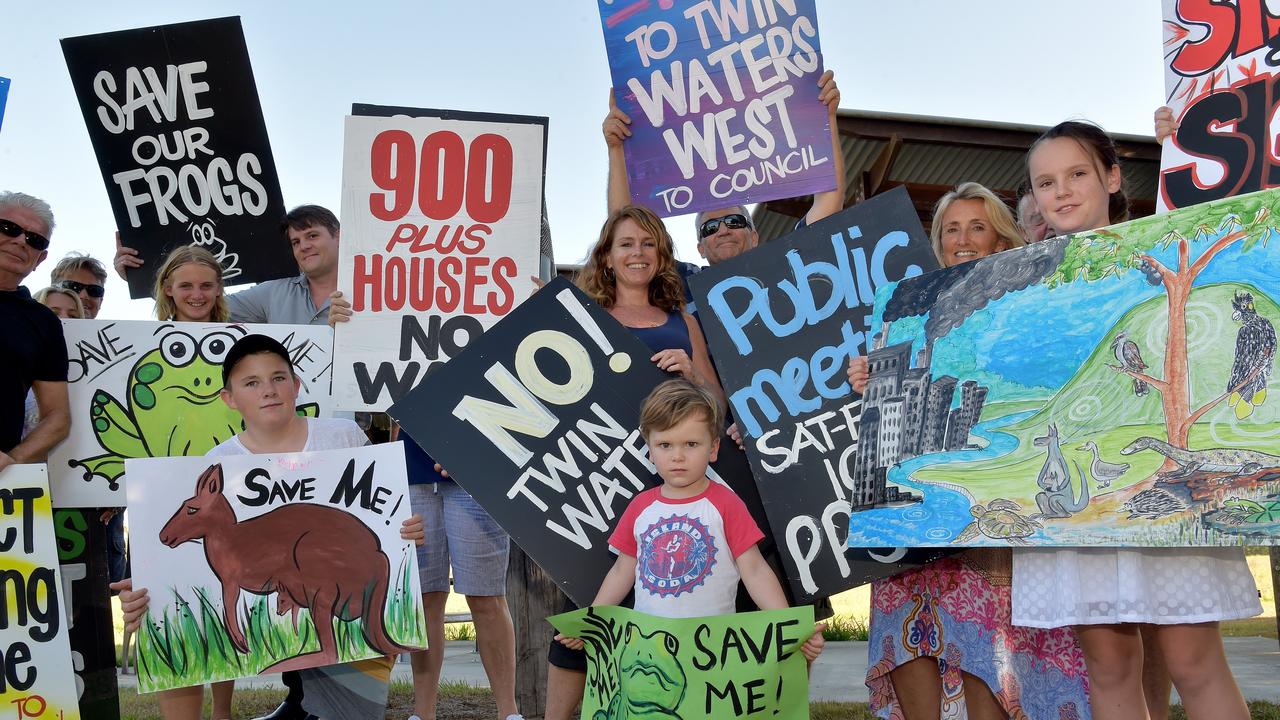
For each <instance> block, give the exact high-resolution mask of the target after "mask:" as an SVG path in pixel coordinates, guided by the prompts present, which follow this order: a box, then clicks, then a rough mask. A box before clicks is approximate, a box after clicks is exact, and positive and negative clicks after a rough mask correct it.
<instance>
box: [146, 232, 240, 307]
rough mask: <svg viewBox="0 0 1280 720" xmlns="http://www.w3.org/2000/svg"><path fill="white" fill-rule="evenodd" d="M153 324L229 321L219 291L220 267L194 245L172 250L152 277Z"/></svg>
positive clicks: (200, 248)
mask: <svg viewBox="0 0 1280 720" xmlns="http://www.w3.org/2000/svg"><path fill="white" fill-rule="evenodd" d="M152 294H153V295H154V296H155V299H156V319H157V320H177V321H180V322H217V323H224V322H227V321H228V320H229V319H230V318H231V313H230V311H229V310H227V298H226V294H225V293H224V292H223V288H222V265H220V264H219V263H218V259H217V258H216V257H214V256H213V253H211V252H209V251H208V250H205V249H204V248H202V247H199V246H196V245H183V246H181V247H178V248H174V250H173V252H170V253H169V256H168V257H167V258H165V260H164V264H163V265H161V266H160V271H159V272H158V273H156V284H155V290H154V291H153V293H152Z"/></svg>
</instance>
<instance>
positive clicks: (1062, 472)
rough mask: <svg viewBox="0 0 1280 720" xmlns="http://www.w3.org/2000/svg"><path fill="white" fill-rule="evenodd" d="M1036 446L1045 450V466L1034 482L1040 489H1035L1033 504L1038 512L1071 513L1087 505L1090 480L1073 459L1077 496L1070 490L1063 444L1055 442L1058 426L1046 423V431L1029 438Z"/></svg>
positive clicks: (1056, 515)
mask: <svg viewBox="0 0 1280 720" xmlns="http://www.w3.org/2000/svg"><path fill="white" fill-rule="evenodd" d="M1032 442H1033V443H1034V444H1035V445H1036V446H1037V447H1044V448H1046V451H1047V452H1048V457H1046V458H1045V461H1044V467H1042V468H1040V475H1039V477H1037V478H1036V484H1037V485H1039V486H1040V492H1038V493H1036V505H1037V506H1038V507H1039V508H1040V516H1041V517H1046V518H1065V517H1071V514H1072V513H1077V512H1080V511H1081V510H1083V509H1085V507H1087V506H1088V505H1089V481H1088V480H1087V479H1086V478H1085V476H1084V471H1083V470H1081V469H1080V463H1078V462H1077V463H1076V464H1075V465H1076V474H1077V475H1079V476H1080V497H1078V498H1077V497H1074V496H1073V495H1072V493H1071V469H1070V468H1068V467H1067V459H1066V458H1065V457H1063V456H1062V448H1061V447H1060V446H1059V444H1058V426H1057V425H1056V424H1054V423H1049V432H1048V433H1047V434H1046V435H1044V436H1043V437H1038V438H1035V439H1034V440H1033V441H1032Z"/></svg>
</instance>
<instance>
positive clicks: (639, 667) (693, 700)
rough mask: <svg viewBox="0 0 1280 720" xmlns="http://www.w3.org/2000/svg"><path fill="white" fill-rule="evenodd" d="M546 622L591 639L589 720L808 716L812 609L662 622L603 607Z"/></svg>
mask: <svg viewBox="0 0 1280 720" xmlns="http://www.w3.org/2000/svg"><path fill="white" fill-rule="evenodd" d="M547 620H548V621H549V622H550V623H551V624H552V625H554V626H555V628H556V629H557V630H559V631H560V632H561V633H562V634H564V635H565V636H566V637H576V638H579V639H581V640H582V641H583V643H584V645H585V649H586V652H587V680H586V687H585V688H584V692H583V700H582V718H583V720H641V719H643V720H694V719H695V718H712V717H714V718H719V717H762V718H770V719H771V720H773V719H778V720H787V719H788V718H808V717H809V676H808V672H807V671H806V669H805V660H804V655H802V654H801V653H800V646H801V645H802V644H804V641H805V640H807V639H808V638H809V636H810V635H811V634H812V633H813V631H814V625H813V608H812V607H809V606H804V607H800V608H790V609H787V610H774V611H768V612H754V613H739V614H737V615H721V616H716V617H703V618H683V619H674V618H658V617H653V616H651V615H645V614H643V613H639V612H636V611H634V610H629V609H627V608H620V607H613V606H605V607H591V608H584V609H582V610H576V611H574V612H571V613H564V614H562V615H556V616H554V617H550V618H547Z"/></svg>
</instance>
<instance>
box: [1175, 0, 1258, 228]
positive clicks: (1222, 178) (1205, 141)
mask: <svg viewBox="0 0 1280 720" xmlns="http://www.w3.org/2000/svg"><path fill="white" fill-rule="evenodd" d="M1163 4H1164V24H1163V26H1164V34H1165V43H1164V45H1165V47H1164V55H1165V93H1166V97H1165V104H1166V105H1168V106H1169V107H1170V108H1171V109H1172V110H1173V115H1174V118H1175V119H1177V120H1178V129H1177V131H1176V132H1174V133H1173V135H1172V136H1171V137H1170V139H1169V140H1168V141H1166V142H1165V143H1164V146H1163V148H1162V151H1161V156H1160V195H1159V197H1158V198H1157V201H1158V203H1159V204H1160V209H1162V210H1171V209H1174V208H1180V207H1187V206H1189V205H1195V204H1198V203H1204V202H1209V201H1211V200H1221V199H1222V198H1226V197H1232V196H1235V195H1243V194H1244V193H1250V192H1255V191H1258V190H1264V189H1267V188H1273V187H1277V186H1280V158H1277V157H1276V152H1275V146H1276V138H1277V135H1276V128H1275V126H1273V124H1272V122H1271V118H1272V116H1273V114H1274V112H1275V108H1276V105H1277V104H1280V88H1278V87H1277V85H1276V81H1277V78H1276V73H1277V70H1280V55H1278V54H1277V53H1276V50H1275V47H1276V43H1277V42H1278V41H1280V25H1278V24H1277V19H1278V18H1277V17H1276V16H1275V15H1274V14H1273V13H1272V12H1271V11H1269V10H1268V8H1267V6H1266V5H1264V4H1263V3H1257V2H1209V1H1208V0H1164V3H1163Z"/></svg>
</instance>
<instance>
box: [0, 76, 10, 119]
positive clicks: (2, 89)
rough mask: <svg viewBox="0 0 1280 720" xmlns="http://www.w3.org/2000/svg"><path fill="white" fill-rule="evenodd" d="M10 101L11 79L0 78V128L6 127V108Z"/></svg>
mask: <svg viewBox="0 0 1280 720" xmlns="http://www.w3.org/2000/svg"><path fill="white" fill-rule="evenodd" d="M8 101H9V78H6V77H0V127H3V126H4V106H5V104H7V103H8Z"/></svg>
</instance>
